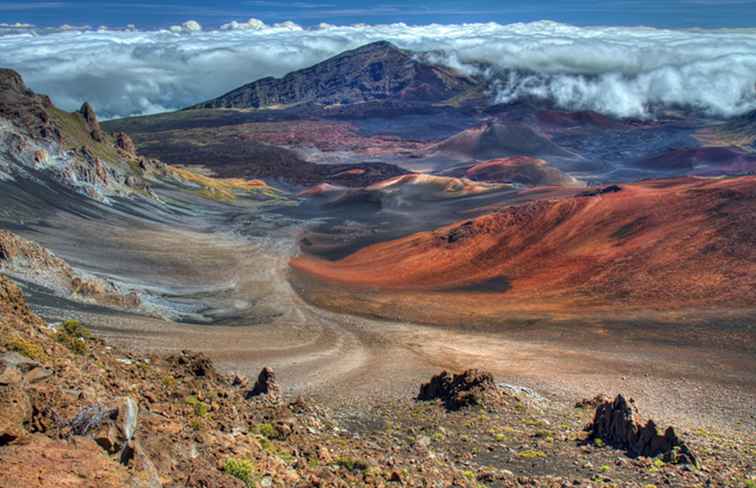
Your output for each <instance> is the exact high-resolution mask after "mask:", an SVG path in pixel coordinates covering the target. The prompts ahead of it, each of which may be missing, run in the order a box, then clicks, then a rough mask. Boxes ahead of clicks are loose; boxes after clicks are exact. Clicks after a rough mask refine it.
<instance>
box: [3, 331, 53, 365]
mask: <svg viewBox="0 0 756 488" xmlns="http://www.w3.org/2000/svg"><path fill="white" fill-rule="evenodd" d="M6 347H7V348H8V349H10V350H11V351H15V352H17V353H19V354H23V355H24V356H26V357H27V358H29V359H33V360H35V361H40V362H44V361H46V360H47V359H48V357H47V354H46V353H45V351H44V350H43V349H42V347H41V346H40V345H39V344H37V343H35V342H32V341H30V340H28V339H24V338H23V337H17V336H16V337H11V338H10V339H9V340H8V343H7V344H6Z"/></svg>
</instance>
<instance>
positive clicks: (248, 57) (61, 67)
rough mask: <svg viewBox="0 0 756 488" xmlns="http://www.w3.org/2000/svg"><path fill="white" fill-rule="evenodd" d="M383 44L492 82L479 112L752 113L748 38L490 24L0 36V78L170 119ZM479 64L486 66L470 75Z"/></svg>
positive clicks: (73, 102)
mask: <svg viewBox="0 0 756 488" xmlns="http://www.w3.org/2000/svg"><path fill="white" fill-rule="evenodd" d="M377 40H389V41H391V42H393V43H395V44H396V45H397V46H399V47H402V48H407V49H412V50H416V51H430V50H439V51H442V52H443V54H437V55H435V59H436V60H437V61H439V62H442V63H445V64H448V65H450V66H453V67H456V68H458V69H462V70H465V71H467V72H469V73H470V74H477V75H480V76H486V77H488V78H489V79H490V81H491V86H492V91H491V101H492V103H494V102H508V101H513V100H517V99H518V98H521V97H540V98H544V99H549V100H552V101H553V102H555V103H556V104H557V105H558V106H560V107H563V108H565V109H570V110H595V111H598V112H602V113H605V114H609V115H614V116H620V117H649V116H652V111H653V110H654V109H655V108H658V107H687V108H692V109H696V110H700V111H704V112H706V113H708V114H710V115H713V116H721V117H730V116H734V115H738V114H742V113H745V112H748V111H751V110H755V109H756V29H739V30H663V29H653V28H643V27H635V28H627V27H574V26H570V25H565V24H559V23H555V22H549V21H542V22H535V23H527V24H511V25H499V24H495V23H486V24H464V25H436V24H432V25H420V26H408V25H405V24H391V25H353V26H334V25H328V24H322V25H320V26H319V27H317V28H308V29H303V28H302V27H300V26H298V25H297V24H295V23H293V22H283V23H280V24H275V25H266V24H264V23H263V22H261V21H259V20H256V19H250V20H248V21H235V22H231V23H228V24H224V25H223V26H221V27H220V28H219V29H214V30H207V29H203V27H202V26H201V25H200V24H199V23H197V22H195V21H187V22H185V23H183V24H182V25H176V26H173V27H171V28H169V29H164V30H153V31H144V30H139V29H138V28H136V27H134V26H129V28H127V29H120V30H116V29H109V28H107V27H100V28H89V27H71V26H63V27H61V28H57V29H49V28H48V29H37V28H35V27H34V26H30V25H27V24H16V25H1V24H0V53H2V55H0V66H2V67H10V68H14V69H16V70H18V71H19V72H20V73H21V74H22V75H23V76H24V78H25V80H26V82H27V84H28V85H29V86H30V87H31V88H32V89H34V90H36V91H38V92H40V93H47V94H49V95H51V96H52V97H53V100H54V101H55V102H56V103H57V104H58V105H60V106H62V107H63V108H65V109H69V110H73V109H76V108H78V107H79V106H80V105H81V103H82V101H84V100H88V101H90V102H91V103H92V104H93V105H94V107H95V109H96V110H97V112H98V113H99V114H100V115H101V116H103V117H122V116H127V115H136V114H149V113H156V112H161V111H166V110H174V109H178V108H181V107H185V106H188V105H191V104H194V103H197V102H200V101H203V100H207V99H210V98H214V97H216V96H219V95H221V94H223V93H225V92H227V91H229V90H231V89H233V88H236V87H238V86H240V85H242V84H245V83H248V82H250V81H254V80H256V79H258V78H261V77H265V76H282V75H284V74H286V73H288V72H289V71H292V70H296V69H299V68H303V67H306V66H309V65H312V64H314V63H317V62H319V61H322V60H324V59H326V58H328V57H330V56H333V55H335V54H338V53H340V52H342V51H344V50H346V49H351V48H355V47H358V46H360V45H362V44H365V43H368V42H372V41H377ZM478 62H486V63H490V64H491V65H493V67H494V68H492V69H491V68H489V69H485V70H483V71H481V70H480V69H479V68H477V66H479V64H478Z"/></svg>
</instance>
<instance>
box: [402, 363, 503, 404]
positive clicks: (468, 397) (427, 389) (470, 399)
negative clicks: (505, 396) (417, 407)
mask: <svg viewBox="0 0 756 488" xmlns="http://www.w3.org/2000/svg"><path fill="white" fill-rule="evenodd" d="M500 396H501V392H500V391H499V389H498V388H497V386H496V383H495V382H494V378H493V375H492V374H491V373H489V372H487V371H481V370H479V369H468V370H467V371H465V372H464V373H462V374H455V375H453V376H452V375H451V374H449V373H448V372H446V371H443V372H442V373H441V374H438V375H436V376H434V377H433V378H431V380H430V382H428V383H425V384H423V385H421V386H420V393H419V394H418V395H417V399H418V400H420V401H430V400H441V401H442V402H443V404H444V406H445V407H446V408H447V409H448V410H459V409H460V408H464V407H468V406H472V405H485V404H487V403H489V402H491V401H493V400H495V399H498V398H499V397H500Z"/></svg>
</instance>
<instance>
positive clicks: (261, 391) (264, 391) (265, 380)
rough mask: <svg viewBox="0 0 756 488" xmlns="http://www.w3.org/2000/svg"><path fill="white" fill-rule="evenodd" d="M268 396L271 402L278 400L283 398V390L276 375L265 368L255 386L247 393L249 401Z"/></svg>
mask: <svg viewBox="0 0 756 488" xmlns="http://www.w3.org/2000/svg"><path fill="white" fill-rule="evenodd" d="M259 396H266V397H267V398H268V399H270V400H277V399H279V398H280V396H281V389H280V387H279V386H278V383H277V382H276V374H275V373H274V372H273V370H272V369H270V368H267V367H265V368H263V369H262V371H260V374H259V375H258V376H257V381H256V382H255V386H253V387H252V389H251V390H250V391H248V392H247V394H246V397H247V399H250V398H254V397H259Z"/></svg>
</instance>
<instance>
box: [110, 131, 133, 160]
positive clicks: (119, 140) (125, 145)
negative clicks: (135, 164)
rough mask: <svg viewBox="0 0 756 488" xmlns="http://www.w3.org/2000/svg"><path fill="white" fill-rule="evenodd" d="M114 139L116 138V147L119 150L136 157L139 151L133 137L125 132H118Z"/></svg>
mask: <svg viewBox="0 0 756 488" xmlns="http://www.w3.org/2000/svg"><path fill="white" fill-rule="evenodd" d="M113 137H114V138H115V145H116V147H117V148H118V149H120V150H121V151H123V152H124V153H126V154H127V155H129V156H133V157H136V155H137V151H136V145H135V144H134V141H132V140H131V137H129V135H128V134H127V133H125V132H116V133H114V134H113Z"/></svg>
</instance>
